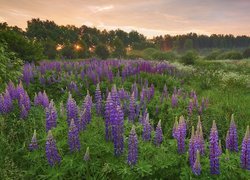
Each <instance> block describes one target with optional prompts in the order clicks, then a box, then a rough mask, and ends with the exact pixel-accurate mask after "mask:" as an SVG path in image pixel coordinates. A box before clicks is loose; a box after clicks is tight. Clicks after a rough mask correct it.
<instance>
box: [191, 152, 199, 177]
mask: <svg viewBox="0 0 250 180" xmlns="http://www.w3.org/2000/svg"><path fill="white" fill-rule="evenodd" d="M192 171H193V173H194V174H195V175H196V176H199V175H200V174H201V163H200V152H199V150H197V151H196V159H195V162H194V164H193V165H192Z"/></svg>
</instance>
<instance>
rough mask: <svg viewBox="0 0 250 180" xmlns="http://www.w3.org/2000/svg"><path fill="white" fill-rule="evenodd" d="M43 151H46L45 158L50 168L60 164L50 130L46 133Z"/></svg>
mask: <svg viewBox="0 0 250 180" xmlns="http://www.w3.org/2000/svg"><path fill="white" fill-rule="evenodd" d="M45 150H46V157H47V160H48V162H49V164H50V166H55V165H56V164H60V162H61V157H60V155H59V153H58V150H57V147H56V141H55V140H54V138H53V135H52V132H51V130H49V132H48V136H47V141H46V146H45Z"/></svg>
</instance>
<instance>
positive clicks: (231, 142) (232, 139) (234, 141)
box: [226, 114, 238, 152]
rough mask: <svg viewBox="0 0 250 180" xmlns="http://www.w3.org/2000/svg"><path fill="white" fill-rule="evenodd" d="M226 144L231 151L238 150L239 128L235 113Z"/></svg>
mask: <svg viewBox="0 0 250 180" xmlns="http://www.w3.org/2000/svg"><path fill="white" fill-rule="evenodd" d="M226 139H227V140H226V145H227V149H228V150H229V151H235V152H238V136H237V128H236V124H235V122H234V115H233V114H232V117H231V123H230V128H229V131H228V134H227V138H226Z"/></svg>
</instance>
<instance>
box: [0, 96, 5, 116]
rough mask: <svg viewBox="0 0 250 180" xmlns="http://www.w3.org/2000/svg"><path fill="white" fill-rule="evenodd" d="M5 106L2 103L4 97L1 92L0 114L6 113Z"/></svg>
mask: <svg viewBox="0 0 250 180" xmlns="http://www.w3.org/2000/svg"><path fill="white" fill-rule="evenodd" d="M6 113H7V108H6V106H5V103H4V97H3V95H2V94H0V114H6Z"/></svg>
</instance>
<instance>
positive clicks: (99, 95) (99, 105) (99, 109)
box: [95, 83, 102, 115]
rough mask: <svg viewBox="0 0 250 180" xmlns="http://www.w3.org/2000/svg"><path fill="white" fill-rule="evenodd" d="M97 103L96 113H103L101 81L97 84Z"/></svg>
mask: <svg viewBox="0 0 250 180" xmlns="http://www.w3.org/2000/svg"><path fill="white" fill-rule="evenodd" d="M95 103H96V104H95V105H96V113H97V114H98V115H101V113H102V92H101V90H100V85H99V83H98V84H97V86H96V90H95Z"/></svg>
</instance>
